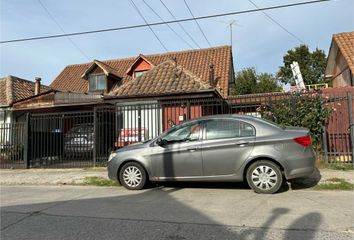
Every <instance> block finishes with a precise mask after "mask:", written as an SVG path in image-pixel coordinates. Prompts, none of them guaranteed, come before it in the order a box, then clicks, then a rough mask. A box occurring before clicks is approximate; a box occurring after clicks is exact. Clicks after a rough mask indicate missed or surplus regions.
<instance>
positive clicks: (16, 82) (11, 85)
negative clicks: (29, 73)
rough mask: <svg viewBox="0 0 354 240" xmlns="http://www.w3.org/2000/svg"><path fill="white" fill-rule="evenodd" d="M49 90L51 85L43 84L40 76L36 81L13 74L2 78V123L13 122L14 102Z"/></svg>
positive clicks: (0, 79)
mask: <svg viewBox="0 0 354 240" xmlns="http://www.w3.org/2000/svg"><path fill="white" fill-rule="evenodd" d="M49 90H50V87H48V86H45V85H42V84H41V83H40V79H39V78H37V79H36V82H32V81H29V80H26V79H22V78H19V77H15V76H11V75H10V76H7V77H2V78H0V123H10V122H12V119H13V117H14V116H13V113H12V108H13V104H14V102H17V101H21V100H23V99H25V98H28V97H32V96H36V95H38V94H40V93H44V92H47V91H49Z"/></svg>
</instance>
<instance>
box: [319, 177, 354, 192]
mask: <svg viewBox="0 0 354 240" xmlns="http://www.w3.org/2000/svg"><path fill="white" fill-rule="evenodd" d="M313 189H315V190H354V184H353V183H350V182H347V181H346V180H345V179H343V178H336V177H335V178H329V179H327V181H326V182H324V183H320V184H318V185H316V186H314V187H313Z"/></svg>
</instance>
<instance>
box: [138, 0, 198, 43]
mask: <svg viewBox="0 0 354 240" xmlns="http://www.w3.org/2000/svg"><path fill="white" fill-rule="evenodd" d="M142 1H143V3H144V4H145V5H146V6H147V7H148V8H149V9H150V10H151V11H152V12H153V13H154V14H155V15H156V16H157V17H158V18H159V19H160V21H162V22H165V20H163V18H162V17H161V16H160V15H159V14H158V13H157V12H156V11H155V10H154V9H153V8H152V7H151V6H150V5H149V4H148V3H147V2H146V1H145V0H142ZM166 26H167V27H168V28H169V29H170V30H171V31H172V32H173V33H174V34H175V35H176V36H177V37H178V38H179V39H181V40H182V41H183V42H184V43H185V44H187V45H188V46H189V47H190V48H193V46H192V45H191V44H190V43H189V42H187V41H186V40H185V39H184V38H183V37H182V36H181V35H179V34H178V33H177V32H176V31H175V30H174V29H173V28H172V27H171V26H170V24H166Z"/></svg>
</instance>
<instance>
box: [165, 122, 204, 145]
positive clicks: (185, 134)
mask: <svg viewBox="0 0 354 240" xmlns="http://www.w3.org/2000/svg"><path fill="white" fill-rule="evenodd" d="M200 129H201V124H200V123H199V122H196V123H192V124H188V125H184V126H182V127H177V128H175V129H173V130H171V131H170V132H169V133H167V134H166V135H165V136H164V137H163V140H166V141H167V142H169V143H172V142H185V141H196V140H199V133H200Z"/></svg>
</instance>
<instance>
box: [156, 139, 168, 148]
mask: <svg viewBox="0 0 354 240" xmlns="http://www.w3.org/2000/svg"><path fill="white" fill-rule="evenodd" d="M156 144H157V145H159V146H165V145H166V144H167V140H166V139H162V138H158V139H157V140H156Z"/></svg>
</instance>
